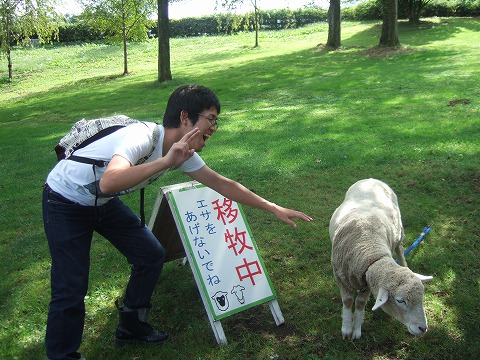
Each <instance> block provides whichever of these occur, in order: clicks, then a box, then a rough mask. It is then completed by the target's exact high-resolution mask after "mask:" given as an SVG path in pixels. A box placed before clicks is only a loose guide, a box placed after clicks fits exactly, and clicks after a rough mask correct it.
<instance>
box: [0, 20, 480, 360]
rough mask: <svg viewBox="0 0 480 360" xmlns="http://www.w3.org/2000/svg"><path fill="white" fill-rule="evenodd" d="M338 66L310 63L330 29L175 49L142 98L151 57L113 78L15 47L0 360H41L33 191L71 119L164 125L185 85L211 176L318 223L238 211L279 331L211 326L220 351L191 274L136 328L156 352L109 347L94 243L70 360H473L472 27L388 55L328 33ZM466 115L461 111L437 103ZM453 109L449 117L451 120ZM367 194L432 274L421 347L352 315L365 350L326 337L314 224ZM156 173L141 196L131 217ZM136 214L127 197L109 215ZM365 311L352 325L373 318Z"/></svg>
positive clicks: (471, 23) (323, 228)
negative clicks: (338, 44) (338, 45)
mask: <svg viewBox="0 0 480 360" xmlns="http://www.w3.org/2000/svg"><path fill="white" fill-rule="evenodd" d="M342 26H343V27H342V43H343V48H342V49H341V50H339V51H335V52H326V51H324V50H322V47H321V46H318V45H319V44H321V43H325V42H326V38H327V30H328V27H327V25H326V24H316V25H313V26H308V27H305V28H301V29H297V30H287V31H280V32H262V33H261V34H260V47H258V48H254V47H253V46H252V45H253V42H254V38H253V36H254V35H253V34H239V35H236V36H228V37H227V36H225V37H201V38H185V39H172V41H171V51H172V73H173V77H174V80H173V81H171V82H167V83H165V84H158V83H157V82H156V78H157V73H156V67H157V62H156V61H157V60H156V56H157V55H156V43H155V42H154V41H152V42H149V43H142V44H130V46H129V54H130V55H129V70H130V71H131V72H132V75H130V76H126V77H122V76H120V74H121V73H122V71H123V63H122V52H121V48H120V47H118V46H106V45H93V44H84V45H72V46H48V47H44V48H37V49H21V48H18V49H15V50H14V51H13V53H12V56H13V63H14V75H15V79H14V81H13V82H12V83H9V82H7V81H6V80H5V78H6V77H7V73H6V62H5V59H4V58H2V61H3V62H2V64H3V65H2V67H1V69H0V79H2V80H0V136H1V141H0V152H1V154H2V162H1V164H0V174H1V179H2V181H1V182H0V214H1V215H0V269H1V273H2V281H1V282H0V299H1V301H0V319H1V325H0V358H2V359H43V358H44V344H43V337H44V332H45V321H46V313H47V307H48V301H49V266H50V258H49V253H48V247H47V244H46V240H45V236H44V233H43V226H42V220H41V205H40V199H41V186H42V184H43V182H44V180H45V177H46V175H47V173H48V171H49V170H50V168H51V167H52V166H53V165H54V164H55V154H54V152H53V147H54V146H55V144H56V142H57V141H58V139H59V138H60V137H61V136H62V135H63V134H64V133H65V132H67V131H68V129H69V128H70V126H71V124H72V123H73V122H74V121H77V120H79V119H81V118H83V117H85V118H94V117H99V116H107V115H112V114H119V113H123V114H127V115H129V116H132V117H137V118H140V119H145V120H156V121H161V118H162V115H163V110H164V107H165V104H166V101H167V98H168V96H169V94H170V93H171V92H172V90H173V89H174V88H176V87H177V86H179V85H181V84H184V83H201V84H203V85H206V86H209V87H211V88H212V89H213V90H214V91H215V92H216V93H217V94H218V95H219V97H220V100H221V102H222V113H221V122H220V128H219V131H218V132H217V133H216V134H215V136H214V137H213V138H212V139H211V140H210V141H209V142H208V146H207V147H206V148H205V150H204V152H203V153H202V156H203V158H204V159H205V160H206V161H207V163H208V164H209V165H210V166H211V167H212V168H213V169H215V170H217V171H219V172H220V173H222V174H224V175H226V176H228V177H231V178H233V179H236V180H238V181H240V182H241V183H243V184H245V185H246V186H248V187H249V188H251V189H252V190H254V191H255V192H257V193H259V194H261V195H262V196H264V197H265V198H267V199H269V200H271V201H274V202H277V203H279V204H282V205H285V206H289V207H294V208H297V209H299V210H302V211H304V212H306V213H308V214H309V215H311V216H313V217H314V218H315V221H314V222H313V223H308V224H307V223H299V226H298V228H297V229H296V230H292V229H290V228H289V227H288V226H286V225H285V224H282V223H279V221H277V220H276V219H275V218H273V217H272V216H271V215H270V214H268V213H263V212H261V211H258V210H255V209H250V208H246V209H245V212H246V215H247V219H248V221H249V224H250V227H251V228H252V231H253V235H254V237H255V239H256V241H257V244H258V247H259V249H260V252H261V254H262V257H263V259H264V262H265V265H266V268H267V270H268V271H269V273H270V277H271V279H272V282H273V285H274V287H275V290H276V292H277V295H278V301H279V304H280V307H281V309H282V312H283V315H284V316H285V319H286V323H285V324H284V325H283V326H280V327H276V326H275V323H274V321H273V318H272V316H271V314H270V311H269V309H268V306H266V305H260V306H257V307H255V308H253V309H250V310H248V311H245V312H242V313H240V314H236V315H233V316H231V317H229V318H227V319H224V320H222V324H223V327H224V330H225V333H226V336H227V339H228V341H229V343H228V345H226V346H224V347H217V346H216V342H215V338H214V336H213V333H212V332H211V329H210V326H209V323H208V320H207V317H206V314H205V310H204V309H203V305H202V302H201V299H200V296H199V293H198V290H197V288H196V285H195V282H194V279H193V276H192V274H191V271H190V269H189V268H188V267H183V268H182V267H178V266H177V264H176V263H168V264H166V266H165V269H164V272H163V274H162V276H161V279H160V282H159V284H158V286H157V290H156V293H155V295H154V298H153V303H154V305H155V308H154V311H153V314H152V316H153V318H152V323H154V324H155V325H158V327H161V328H165V329H166V330H167V331H168V332H169V333H170V334H171V337H172V338H171V341H169V342H168V343H167V344H164V345H162V346H160V347H145V346H133V347H124V348H120V349H119V348H116V347H115V346H114V343H113V332H114V330H115V327H116V324H117V314H116V310H115V308H114V305H113V300H114V298H115V297H116V296H119V295H121V294H122V292H123V289H124V286H125V284H126V281H127V279H128V275H129V268H128V264H127V263H126V261H125V260H124V259H123V258H122V256H121V255H120V254H118V253H117V251H116V250H115V249H114V248H113V247H112V246H111V245H110V244H109V243H108V242H107V241H106V240H104V239H103V238H101V237H99V236H96V237H95V239H94V244H93V247H92V252H91V258H92V266H91V279H90V289H89V293H88V297H87V299H86V305H87V318H86V326H85V334H84V340H83V343H82V347H81V349H80V350H81V351H82V352H83V353H85V355H86V357H87V359H158V358H161V359H243V358H251V359H464V358H465V359H466V358H474V357H475V356H476V355H477V356H478V354H479V353H480V345H479V344H480V326H479V323H478V318H479V316H478V314H479V311H480V307H479V303H480V296H479V294H480V292H479V290H480V271H479V270H480V265H479V263H480V262H479V261H478V258H479V256H480V248H479V245H478V244H479V243H480V228H479V221H478V218H479V215H480V214H479V209H480V204H479V200H480V169H479V153H480V141H479V136H480V119H479V115H478V114H479V110H480V102H479V99H480V87H479V85H478V84H479V82H480V58H479V57H478V54H479V50H480V46H479V44H480V21H479V20H478V19H426V20H425V21H424V22H422V23H421V24H420V25H416V26H410V25H408V24H403V23H402V24H401V25H400V42H401V43H402V46H403V47H402V48H401V49H400V50H398V51H392V52H382V51H380V50H379V49H372V48H373V47H374V46H375V45H377V44H378V39H379V36H380V27H379V24H378V23H374V22H362V23H351V22H344V23H343V24H342ZM457 99H468V103H467V104H464V103H463V102H458V103H455V102H454V103H451V101H452V100H457ZM450 103H451V104H452V105H454V106H449V104H450ZM365 177H376V178H379V179H382V180H384V181H385V182H387V183H388V184H390V186H391V187H392V188H393V189H394V190H395V191H396V193H397V195H398V197H399V201H400V206H401V209H402V215H403V221H404V226H405V232H406V245H409V244H411V243H412V242H413V241H414V240H415V239H416V237H417V236H418V234H419V233H420V231H421V230H422V229H423V227H424V226H426V225H429V226H431V228H432V231H431V232H430V234H429V235H428V236H427V237H426V239H425V240H424V242H423V243H422V244H421V245H420V246H419V247H418V248H416V249H415V250H414V251H413V252H412V253H410V254H409V255H408V256H407V261H408V262H409V265H410V267H411V268H412V269H413V270H414V271H416V272H419V273H423V274H426V275H433V276H434V280H433V281H431V282H430V283H428V284H427V285H426V295H425V306H426V312H427V318H428V321H429V326H430V328H429V331H428V333H427V334H426V335H425V336H424V337H422V338H419V339H416V338H414V337H412V336H411V335H410V334H408V333H407V332H406V331H405V329H404V327H403V325H401V324H400V323H398V322H396V321H394V320H392V319H391V318H389V317H388V316H387V315H386V314H384V313H382V312H380V311H379V312H375V313H372V312H371V311H368V312H367V315H366V319H365V323H364V326H363V336H362V338H361V339H360V340H359V341H356V342H355V343H352V342H349V341H344V340H342V339H341V333H340V326H341V320H340V314H341V302H340V296H339V292H338V289H337V287H336V285H335V284H334V281H333V276H332V274H331V266H330V241H329V238H328V230H327V227H328V222H329V219H330V216H331V214H332V212H333V210H334V209H335V208H336V206H338V205H339V203H340V202H341V201H342V198H343V196H344V193H345V191H346V190H347V188H348V187H349V186H350V185H351V184H352V183H353V182H355V181H356V180H358V179H361V178H365ZM187 179H188V178H187V177H186V176H185V175H183V174H180V173H176V172H172V173H169V174H167V175H165V176H164V177H163V178H162V179H161V180H160V181H159V182H157V183H156V184H154V185H153V186H150V188H149V189H148V191H147V205H148V208H147V213H149V212H150V210H151V207H152V206H153V203H154V201H155V199H156V196H157V193H158V189H159V187H160V186H165V185H170V184H174V183H178V182H183V181H186V180H187ZM125 201H126V202H127V203H128V204H130V205H131V206H132V207H133V209H134V210H136V209H138V195H137V194H133V195H130V196H127V197H125ZM371 305H372V304H370V305H369V307H370V308H371Z"/></svg>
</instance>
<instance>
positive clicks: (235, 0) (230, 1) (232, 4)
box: [216, 0, 260, 47]
mask: <svg viewBox="0 0 480 360" xmlns="http://www.w3.org/2000/svg"><path fill="white" fill-rule="evenodd" d="M219 1H220V0H216V3H217V6H218V2H219ZM243 1H244V0H221V5H222V7H224V8H226V9H228V10H231V11H235V10H236V9H237V6H238V5H242V4H243ZM257 2H258V1H257V0H250V3H251V4H252V6H253V8H254V11H255V12H254V16H255V17H254V19H255V20H254V21H255V23H254V27H255V47H258V31H259V29H260V16H259V11H260V9H259V8H258V6H257Z"/></svg>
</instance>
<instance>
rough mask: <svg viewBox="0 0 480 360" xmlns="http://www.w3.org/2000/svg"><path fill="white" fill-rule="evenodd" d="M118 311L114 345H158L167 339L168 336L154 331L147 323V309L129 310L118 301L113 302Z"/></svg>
mask: <svg viewBox="0 0 480 360" xmlns="http://www.w3.org/2000/svg"><path fill="white" fill-rule="evenodd" d="M115 304H116V305H117V308H118V311H119V324H118V327H117V330H116V331H115V343H116V344H117V345H124V344H126V343H129V342H140V343H146V344H160V343H163V342H164V341H166V340H167V339H168V334H167V333H166V332H163V331H158V330H155V329H154V328H153V327H152V326H151V325H150V324H149V323H148V322H147V318H148V313H149V310H150V309H148V308H145V309H137V310H131V309H129V308H127V307H126V306H125V305H123V303H122V301H121V300H120V299H119V300H117V301H116V302H115Z"/></svg>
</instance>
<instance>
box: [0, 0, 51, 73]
mask: <svg viewBox="0 0 480 360" xmlns="http://www.w3.org/2000/svg"><path fill="white" fill-rule="evenodd" d="M32 36H37V37H38V40H39V42H40V43H42V44H44V43H49V42H51V41H52V39H57V38H58V25H57V21H56V14H55V12H54V11H53V2H52V1H51V0H1V1H0V49H1V51H2V52H4V53H5V54H6V56H7V62H8V79H9V81H12V79H13V63H12V57H11V47H12V45H14V44H18V43H21V42H24V43H27V42H28V41H29V40H30V37H32Z"/></svg>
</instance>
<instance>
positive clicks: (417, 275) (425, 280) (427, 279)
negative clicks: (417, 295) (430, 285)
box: [414, 273, 433, 283]
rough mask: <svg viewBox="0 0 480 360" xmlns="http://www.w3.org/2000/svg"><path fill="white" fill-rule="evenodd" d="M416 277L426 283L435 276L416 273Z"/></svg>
mask: <svg viewBox="0 0 480 360" xmlns="http://www.w3.org/2000/svg"><path fill="white" fill-rule="evenodd" d="M414 274H415V276H416V277H418V278H419V279H420V281H421V282H422V283H426V282H427V281H430V280H432V279H433V276H427V275H422V274H417V273H414Z"/></svg>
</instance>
